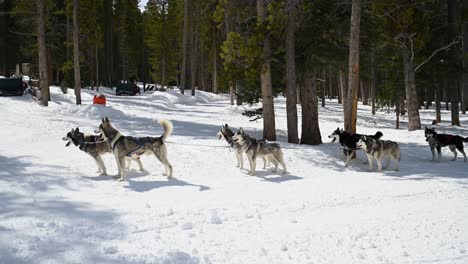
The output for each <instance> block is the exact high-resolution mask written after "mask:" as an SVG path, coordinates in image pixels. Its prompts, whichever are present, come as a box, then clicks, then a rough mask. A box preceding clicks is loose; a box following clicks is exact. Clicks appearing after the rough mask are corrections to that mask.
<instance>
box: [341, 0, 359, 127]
mask: <svg viewBox="0 0 468 264" xmlns="http://www.w3.org/2000/svg"><path fill="white" fill-rule="evenodd" d="M360 23H361V0H352V6H351V27H350V37H349V67H348V94H347V98H346V107H347V111H345V120H344V121H345V122H344V123H345V124H344V126H345V130H346V131H348V132H349V133H356V122H357V103H358V102H357V101H358V93H359V31H360Z"/></svg>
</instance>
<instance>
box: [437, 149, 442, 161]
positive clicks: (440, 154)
mask: <svg viewBox="0 0 468 264" xmlns="http://www.w3.org/2000/svg"><path fill="white" fill-rule="evenodd" d="M440 158H442V151H441V147H440V146H437V162H439V163H440Z"/></svg>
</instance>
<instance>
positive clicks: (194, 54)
mask: <svg viewBox="0 0 468 264" xmlns="http://www.w3.org/2000/svg"><path fill="white" fill-rule="evenodd" d="M192 3H193V6H192V7H193V16H194V22H193V23H192V30H191V35H192V36H191V37H192V38H191V39H192V45H191V50H190V72H191V73H190V80H191V86H192V87H191V88H192V96H195V88H196V87H197V78H200V77H199V76H197V63H198V22H199V14H198V12H199V2H198V1H194V0H193V1H192Z"/></svg>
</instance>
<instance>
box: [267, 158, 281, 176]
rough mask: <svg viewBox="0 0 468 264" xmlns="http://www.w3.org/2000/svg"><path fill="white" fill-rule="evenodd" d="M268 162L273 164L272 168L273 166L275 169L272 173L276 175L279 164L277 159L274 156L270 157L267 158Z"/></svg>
mask: <svg viewBox="0 0 468 264" xmlns="http://www.w3.org/2000/svg"><path fill="white" fill-rule="evenodd" d="M268 160H270V161H271V162H273V164H274V166H275V168H274V169H273V172H275V173H276V171H277V170H278V163H279V161H278V159H277V158H276V157H275V156H273V155H272V156H269V157H268Z"/></svg>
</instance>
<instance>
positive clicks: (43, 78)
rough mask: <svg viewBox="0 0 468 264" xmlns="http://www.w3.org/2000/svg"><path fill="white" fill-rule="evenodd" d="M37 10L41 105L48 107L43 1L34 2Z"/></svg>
mask: <svg viewBox="0 0 468 264" xmlns="http://www.w3.org/2000/svg"><path fill="white" fill-rule="evenodd" d="M36 8H37V46H38V51H39V79H40V85H41V103H42V105H44V106H48V105H49V87H48V76H47V48H46V40H45V0H36Z"/></svg>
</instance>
